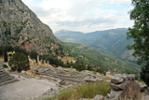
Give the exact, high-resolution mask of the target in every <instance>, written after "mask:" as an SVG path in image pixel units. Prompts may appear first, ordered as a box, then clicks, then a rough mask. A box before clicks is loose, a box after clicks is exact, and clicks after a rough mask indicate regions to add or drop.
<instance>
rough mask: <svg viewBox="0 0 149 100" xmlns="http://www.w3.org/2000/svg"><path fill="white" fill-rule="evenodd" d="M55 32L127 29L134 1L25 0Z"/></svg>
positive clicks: (130, 22)
mask: <svg viewBox="0 0 149 100" xmlns="http://www.w3.org/2000/svg"><path fill="white" fill-rule="evenodd" d="M23 2H24V3H25V4H27V5H28V6H29V8H31V9H32V10H33V11H34V12H35V13H36V14H37V16H38V17H39V18H40V19H41V20H42V21H43V22H44V23H46V24H48V25H49V26H50V27H51V28H52V30H53V31H54V32H56V31H59V30H73V31H82V32H90V31H97V30H105V29H111V28H112V29H113V28H123V27H124V28H128V27H130V26H132V25H133V22H132V21H130V19H129V12H130V10H131V9H132V6H131V0H23Z"/></svg>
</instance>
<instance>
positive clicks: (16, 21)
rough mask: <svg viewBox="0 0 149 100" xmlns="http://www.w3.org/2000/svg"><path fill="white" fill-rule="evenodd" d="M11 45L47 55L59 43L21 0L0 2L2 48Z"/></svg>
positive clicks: (1, 0)
mask: <svg viewBox="0 0 149 100" xmlns="http://www.w3.org/2000/svg"><path fill="white" fill-rule="evenodd" d="M3 45H4V46H5V45H11V46H15V47H16V46H17V47H21V48H24V49H26V50H27V51H32V50H34V51H37V52H38V53H39V54H43V53H47V51H48V48H50V49H53V48H58V47H59V41H58V40H57V39H56V38H55V36H54V35H53V32H52V30H51V29H50V28H49V27H48V26H47V25H45V24H43V23H42V22H41V21H40V20H39V19H38V18H37V16H36V15H35V13H33V12H32V11H31V10H30V9H29V8H28V7H27V6H26V5H25V4H24V3H23V2H22V1H21V0H0V46H3Z"/></svg>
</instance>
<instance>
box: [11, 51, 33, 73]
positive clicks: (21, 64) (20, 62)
mask: <svg viewBox="0 0 149 100" xmlns="http://www.w3.org/2000/svg"><path fill="white" fill-rule="evenodd" d="M8 63H9V65H10V67H11V69H12V70H13V71H18V72H21V71H22V70H24V71H26V70H29V69H30V66H29V59H28V56H27V54H25V53H23V52H15V54H13V55H12V56H11V57H10V60H9V62H8Z"/></svg>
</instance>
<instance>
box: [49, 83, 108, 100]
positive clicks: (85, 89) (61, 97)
mask: <svg viewBox="0 0 149 100" xmlns="http://www.w3.org/2000/svg"><path fill="white" fill-rule="evenodd" d="M109 91H110V85H109V83H107V82H100V83H88V84H83V85H79V86H75V87H72V88H69V89H64V90H62V91H60V93H59V94H58V96H56V97H55V98H52V99H47V100H79V99H80V98H93V97H95V96H96V95H98V94H99V95H104V96H105V95H107V93H108V92H109Z"/></svg>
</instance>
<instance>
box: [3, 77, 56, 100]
mask: <svg viewBox="0 0 149 100" xmlns="http://www.w3.org/2000/svg"><path fill="white" fill-rule="evenodd" d="M57 89H58V87H57V86H56V84H55V83H54V82H49V81H48V80H38V79H23V80H20V81H18V82H15V83H12V84H8V85H4V86H1V87H0V100H33V99H34V98H37V97H40V96H42V95H43V94H44V93H46V92H47V91H49V90H51V91H56V90H57Z"/></svg>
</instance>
